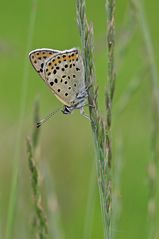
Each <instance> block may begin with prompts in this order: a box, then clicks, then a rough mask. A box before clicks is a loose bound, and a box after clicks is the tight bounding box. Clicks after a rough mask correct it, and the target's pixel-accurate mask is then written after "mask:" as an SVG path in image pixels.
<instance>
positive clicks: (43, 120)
mask: <svg viewBox="0 0 159 239" xmlns="http://www.w3.org/2000/svg"><path fill="white" fill-rule="evenodd" d="M61 110H62V107H60V108H58V109H57V110H56V111H53V112H51V113H50V114H49V115H47V116H46V117H45V118H44V119H42V120H40V121H38V122H35V124H36V127H37V128H39V127H40V126H41V125H42V124H44V123H45V122H47V121H48V120H49V119H50V118H51V117H52V116H53V115H55V114H56V113H57V112H59V111H61Z"/></svg>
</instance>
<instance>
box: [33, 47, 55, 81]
mask: <svg viewBox="0 0 159 239" xmlns="http://www.w3.org/2000/svg"><path fill="white" fill-rule="evenodd" d="M58 53H59V51H58V50H52V49H47V48H42V49H36V50H34V51H31V52H30V53H29V59H30V61H31V63H32V65H33V67H34V68H35V70H36V71H37V72H38V73H39V75H40V76H41V77H42V79H43V80H45V74H44V68H45V64H46V62H47V61H48V60H49V59H50V58H52V57H53V56H55V55H56V54H58Z"/></svg>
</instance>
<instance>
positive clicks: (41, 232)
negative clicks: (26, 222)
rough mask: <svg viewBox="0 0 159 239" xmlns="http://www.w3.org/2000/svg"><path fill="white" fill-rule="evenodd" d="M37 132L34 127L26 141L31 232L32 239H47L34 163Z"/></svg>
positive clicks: (37, 175)
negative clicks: (31, 205)
mask: <svg viewBox="0 0 159 239" xmlns="http://www.w3.org/2000/svg"><path fill="white" fill-rule="evenodd" d="M38 108H39V106H38V102H36V105H35V114H34V116H35V117H34V122H37V120H39V113H38ZM39 132H40V131H39V129H37V128H36V127H34V130H33V134H32V139H27V153H28V166H29V170H30V176H31V186H32V193H33V200H34V202H33V204H34V211H35V215H34V223H33V231H34V234H35V237H34V238H37V239H46V238H48V227H47V222H46V216H45V213H44V210H43V208H42V203H41V190H40V183H39V169H38V166H37V163H36V161H35V155H36V148H37V145H38V139H39Z"/></svg>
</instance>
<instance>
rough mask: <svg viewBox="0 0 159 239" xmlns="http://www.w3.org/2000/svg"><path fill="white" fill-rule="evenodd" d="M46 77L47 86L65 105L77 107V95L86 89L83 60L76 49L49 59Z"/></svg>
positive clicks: (45, 70)
mask: <svg viewBox="0 0 159 239" xmlns="http://www.w3.org/2000/svg"><path fill="white" fill-rule="evenodd" d="M44 75H45V81H46V84H47V85H48V86H49V87H50V88H51V90H52V91H53V92H54V93H55V95H56V97H57V98H58V99H59V100H60V101H61V102H62V103H63V104H64V105H67V106H72V105H75V104H76V103H77V102H76V101H78V99H77V94H79V93H80V92H82V91H83V89H85V82H84V66H83V60H82V57H81V55H80V52H79V51H78V50H77V49H75V48H73V49H71V50H66V51H62V52H60V53H58V54H56V55H54V56H53V57H51V58H50V59H48V60H47V62H46V64H45V69H44Z"/></svg>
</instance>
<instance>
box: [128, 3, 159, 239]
mask: <svg viewBox="0 0 159 239" xmlns="http://www.w3.org/2000/svg"><path fill="white" fill-rule="evenodd" d="M131 4H132V6H133V7H134V12H135V14H136V20H137V22H138V24H139V27H140V29H141V32H142V35H143V40H144V47H145V54H146V55H147V61H148V69H149V72H150V84H151V95H152V133H151V158H150V161H149V165H148V181H149V202H148V218H149V228H148V230H149V232H148V238H150V239H154V238H156V236H157V234H158V233H159V231H158V225H157V214H156V212H157V193H158V187H157V181H158V154H159V136H158V132H159V126H158V122H159V86H158V82H159V77H158V72H157V66H156V61H155V54H154V49H153V43H152V39H151V34H150V31H149V28H148V23H147V19H146V16H145V12H144V8H143V4H142V2H141V1H137V0H131Z"/></svg>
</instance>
